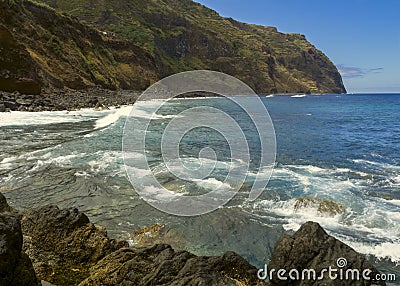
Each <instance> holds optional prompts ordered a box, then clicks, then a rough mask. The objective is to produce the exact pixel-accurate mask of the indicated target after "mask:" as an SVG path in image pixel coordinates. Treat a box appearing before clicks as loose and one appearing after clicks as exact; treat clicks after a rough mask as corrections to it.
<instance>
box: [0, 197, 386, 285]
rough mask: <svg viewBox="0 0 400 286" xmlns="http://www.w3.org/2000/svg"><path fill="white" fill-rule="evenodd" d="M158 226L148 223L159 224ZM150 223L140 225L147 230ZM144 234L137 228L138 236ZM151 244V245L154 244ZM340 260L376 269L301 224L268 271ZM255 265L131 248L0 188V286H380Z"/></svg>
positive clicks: (81, 220)
mask: <svg viewBox="0 0 400 286" xmlns="http://www.w3.org/2000/svg"><path fill="white" fill-rule="evenodd" d="M159 227H160V226H159V225H156V226H154V228H156V229H159ZM151 229H152V228H146V229H143V231H145V232H146V233H150V234H151ZM143 231H136V233H137V234H141V233H143ZM157 243H158V242H157ZM340 257H346V259H347V263H348V265H349V266H351V268H352V269H359V270H360V271H363V270H365V269H369V270H370V271H371V273H372V274H371V277H372V275H376V274H378V273H379V272H378V270H376V269H375V268H374V267H373V266H372V265H371V264H370V263H369V262H368V261H367V260H366V259H365V257H363V256H362V255H360V254H358V253H357V252H355V251H354V250H353V249H351V248H350V247H349V246H347V245H345V244H344V243H342V242H340V241H339V240H337V239H335V238H333V237H331V236H329V235H328V234H327V233H326V232H325V231H324V230H323V229H322V228H321V227H320V226H319V225H318V224H317V223H314V222H308V223H306V224H304V225H303V226H302V227H301V228H300V230H299V231H298V232H296V233H295V234H294V235H293V236H287V235H284V236H282V237H281V239H280V240H279V241H278V243H277V244H276V246H275V248H274V251H273V255H272V258H271V261H270V264H269V266H268V267H269V269H272V268H273V269H285V270H287V271H289V269H297V270H299V271H300V273H301V271H302V270H303V269H316V270H317V271H320V270H321V269H323V268H328V267H329V266H331V267H335V266H336V265H337V259H338V258H340ZM260 271H261V270H259V269H257V268H256V267H254V266H253V265H251V264H250V263H248V262H247V261H246V260H245V259H244V258H242V257H241V256H239V255H238V254H236V253H234V252H227V253H225V254H223V255H221V256H196V255H194V254H191V253H189V252H187V251H181V250H174V249H173V248H172V247H171V246H170V245H167V244H160V243H158V244H154V245H148V246H140V241H138V244H136V245H135V246H134V247H130V246H129V245H128V243H127V242H126V241H123V240H115V239H110V238H109V237H108V236H107V231H106V230H105V229H104V228H103V227H100V226H96V225H94V224H93V223H91V222H90V220H89V219H88V217H87V216H86V215H85V214H83V213H81V212H79V211H78V210H77V209H74V208H72V209H59V208H58V207H56V206H46V207H43V208H40V209H36V210H28V211H23V212H19V211H16V210H14V209H12V208H11V207H10V206H9V205H8V204H7V201H6V199H5V197H4V196H3V195H2V194H1V193H0V285H1V286H3V285H4V286H5V285H7V286H14V285H15V286H17V285H18V286H23V285H80V286H89V285H182V286H183V285H236V286H243V285H256V286H257V285H268V286H273V285H386V284H385V283H384V282H378V281H376V282H374V281H366V280H359V281H357V280H352V281H348V280H347V281H333V280H328V279H324V280H320V281H301V280H289V281H280V280H276V279H275V280H274V279H273V280H272V281H270V282H266V281H264V280H260V279H259V276H260V274H263V273H264V272H260Z"/></svg>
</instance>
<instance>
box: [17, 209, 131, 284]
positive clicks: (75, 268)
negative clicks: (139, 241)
mask: <svg viewBox="0 0 400 286" xmlns="http://www.w3.org/2000/svg"><path fill="white" fill-rule="evenodd" d="M22 229H23V233H24V250H25V251H26V252H27V254H28V255H29V257H30V258H31V259H32V261H33V265H34V268H35V271H36V273H37V275H38V276H39V278H41V279H43V280H46V281H50V282H52V283H55V284H61V285H74V284H76V283H77V282H79V281H81V280H83V279H84V278H85V277H86V276H87V270H88V268H89V267H90V266H91V265H93V264H94V263H96V262H97V261H98V260H100V259H101V258H103V257H104V256H106V255H107V254H109V253H111V252H113V251H115V250H117V249H119V248H121V247H123V246H127V243H126V242H118V241H116V240H113V239H109V238H108V237H107V232H106V230H105V229H104V228H101V227H98V226H95V225H94V224H92V223H90V221H89V219H88V218H87V216H86V215H85V214H83V213H81V212H79V211H78V210H77V209H65V210H60V209H58V207H55V206H47V207H44V208H42V209H38V210H33V211H28V212H26V213H24V215H23V218H22Z"/></svg>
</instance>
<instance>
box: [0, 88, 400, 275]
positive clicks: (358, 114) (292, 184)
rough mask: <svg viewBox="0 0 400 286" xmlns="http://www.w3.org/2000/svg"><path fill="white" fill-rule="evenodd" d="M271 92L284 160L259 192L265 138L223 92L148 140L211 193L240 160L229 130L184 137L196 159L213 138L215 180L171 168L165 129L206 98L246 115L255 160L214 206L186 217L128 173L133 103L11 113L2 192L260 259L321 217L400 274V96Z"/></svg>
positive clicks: (162, 122)
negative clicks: (225, 200) (159, 204)
mask: <svg viewBox="0 0 400 286" xmlns="http://www.w3.org/2000/svg"><path fill="white" fill-rule="evenodd" d="M261 98H262V101H263V103H264V104H265V106H266V107H267V109H268V111H269V113H270V115H271V118H272V120H273V123H274V127H275V132H276V136H277V160H276V166H275V169H274V172H273V175H272V178H271V180H270V182H269V184H268V186H267V188H266V190H265V191H264V192H263V193H262V195H261V196H260V197H259V198H258V199H257V200H256V201H254V202H249V201H247V200H246V190H248V189H249V188H250V187H251V183H252V180H253V179H254V177H255V174H257V172H259V171H261V172H262V171H263V170H258V169H257V166H258V163H259V156H260V140H259V138H258V136H257V133H256V132H254V128H253V127H252V125H251V124H250V123H249V118H248V117H247V116H246V114H243V111H242V110H241V109H240V108H237V106H235V105H234V104H232V103H231V102H229V101H227V100H226V99H222V98H207V99H180V100H173V101H171V102H169V103H168V104H167V105H166V106H165V107H163V109H162V110H160V112H159V116H157V118H156V119H155V120H153V121H152V124H151V125H150V128H149V130H148V132H147V134H148V135H147V136H148V137H147V138H146V147H147V148H146V151H147V156H148V159H149V165H150V167H151V169H152V171H153V173H154V174H155V175H156V177H157V178H158V179H159V181H160V182H162V184H163V185H164V186H165V187H167V188H168V189H170V190H172V191H175V192H180V193H182V194H191V193H193V194H198V193H206V192H208V191H210V190H212V189H213V188H217V187H219V186H221V185H222V184H224V176H226V173H227V171H228V170H229V166H230V158H231V154H230V152H229V145H228V144H227V142H226V140H224V137H223V136H221V135H220V134H218V133H217V132H216V131H213V130H210V129H207V128H198V129H195V130H193V131H192V132H190V133H188V134H187V135H186V136H184V137H183V140H182V142H181V145H180V152H181V156H182V157H183V158H184V160H186V163H187V164H188V165H190V164H193V165H194V166H195V165H196V164H198V161H196V158H197V156H198V153H199V151H200V150H201V149H203V148H204V147H211V148H213V149H214V151H215V153H216V155H217V159H218V162H217V163H216V165H215V171H214V172H213V173H212V174H211V175H210V176H209V177H208V178H206V179H204V180H197V181H195V182H183V181H180V180H177V179H176V178H175V177H174V176H171V174H170V173H169V172H168V169H167V168H166V165H165V162H163V160H162V157H161V153H162V152H161V148H160V144H159V142H160V140H161V136H162V132H163V130H164V128H165V126H167V124H168V122H169V121H170V120H171V119H172V118H174V116H176V115H177V114H179V113H180V112H182V111H184V110H186V109H188V108H191V107H196V106H212V107H215V108H218V109H221V110H224V111H225V112H227V113H229V114H230V115H232V117H233V118H235V120H236V121H237V122H238V123H239V125H240V126H241V128H242V130H243V131H244V132H245V134H246V138H247V139H248V143H249V147H250V151H251V164H250V169H249V170H248V172H247V174H246V175H247V179H246V182H245V185H244V187H243V188H242V191H241V192H240V193H239V194H238V196H236V197H235V198H234V199H233V200H232V201H231V202H230V203H229V204H228V205H227V206H225V207H224V208H222V209H220V210H218V211H216V212H214V213H211V214H208V215H205V216H203V217H200V218H191V219H186V218H180V217H175V216H171V215H167V214H164V213H162V212H160V211H157V210H155V209H154V208H152V207H151V206H149V205H148V204H147V203H146V202H144V201H143V200H141V199H140V198H139V197H138V195H137V194H136V192H135V191H134V190H133V188H132V186H131V185H130V183H129V181H128V180H127V178H126V173H125V167H124V164H123V158H122V151H121V144H122V131H123V126H124V123H125V119H126V116H127V115H128V114H129V111H130V107H125V108H121V109H115V110H109V111H101V112H95V111H92V110H83V111H76V112H70V113H67V112H51V113H50V112H42V113H19V112H12V113H7V114H0V142H1V144H0V191H1V192H3V193H4V195H5V196H6V197H7V198H8V200H9V201H10V203H11V204H12V205H13V206H15V207H17V208H21V209H24V208H34V207H40V206H44V205H46V204H57V205H59V206H61V207H72V206H74V207H78V208H79V209H80V210H82V211H84V212H85V213H87V214H88V215H89V216H90V218H91V220H92V221H93V222H95V223H98V224H101V225H104V226H106V227H107V229H108V230H109V233H110V234H111V235H112V236H123V237H129V234H130V233H131V232H132V231H133V229H135V228H138V227H142V226H145V225H152V224H154V223H163V224H166V225H168V226H170V227H171V228H173V229H176V230H177V232H179V233H180V234H181V235H182V236H183V237H184V239H185V240H186V241H188V243H187V245H188V246H187V248H188V249H189V250H191V251H194V252H196V253H197V254H218V253H219V252H220V253H222V252H224V251H227V250H234V251H237V252H239V253H240V254H242V255H244V256H246V257H247V258H248V259H250V260H251V261H252V263H254V264H256V265H262V263H263V262H264V261H266V260H268V258H269V255H270V252H271V248H272V247H273V245H274V243H275V241H276V239H277V237H279V235H280V234H281V233H282V232H284V231H288V232H291V231H295V230H297V229H298V228H299V226H300V225H301V224H302V223H304V222H306V221H308V220H313V221H317V222H320V223H321V225H322V226H324V227H325V229H327V231H328V232H329V233H330V234H332V235H334V236H335V237H337V238H339V239H341V240H342V241H344V242H345V243H348V244H349V245H351V246H352V247H353V248H355V249H356V250H357V251H359V252H362V253H365V254H368V255H371V260H373V261H376V262H377V263H378V265H380V267H383V268H384V269H385V271H392V272H396V273H399V266H396V263H400V95H309V96H305V97H290V96H273V97H261ZM151 104H154V103H152V102H147V103H145V104H142V105H143V106H141V111H142V112H141V113H140V114H139V115H138V116H143V117H146V116H149V114H148V113H146V110H147V107H146V106H149V105H151ZM209 116H210V118H212V116H213V115H212V114H210V115H209ZM227 129H228V132H229V126H227ZM214 163H215V162H209V164H214ZM206 164H207V162H206ZM234 164H240V162H234ZM139 175H140V170H138V176H139ZM301 197H308V198H316V199H321V200H329V201H331V202H335V203H337V204H340V205H342V206H343V207H344V211H343V212H340V213H336V214H334V213H329V212H320V211H319V209H318V208H319V206H318V205H317V204H316V203H311V204H308V205H302V206H299V205H298V204H296V202H297V200H296V198H301ZM266 229H268V231H266ZM249 232H251V233H249ZM379 261H381V262H379ZM382 261H384V263H383V262H382ZM390 261H391V262H393V264H392V263H389V262H390Z"/></svg>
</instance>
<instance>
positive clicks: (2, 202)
mask: <svg viewBox="0 0 400 286" xmlns="http://www.w3.org/2000/svg"><path fill="white" fill-rule="evenodd" d="M11 210H12V209H11V207H10V206H9V205H8V203H7V200H6V198H5V197H4V195H3V194H2V193H0V213H3V212H10V211H11Z"/></svg>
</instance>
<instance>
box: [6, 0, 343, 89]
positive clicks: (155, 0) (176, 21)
mask: <svg viewBox="0 0 400 286" xmlns="http://www.w3.org/2000/svg"><path fill="white" fill-rule="evenodd" d="M39 1H43V3H44V4H39V5H37V4H34V3H32V2H31V1H23V4H15V5H13V6H10V5H8V4H7V3H8V2H9V1H6V0H0V39H1V40H2V43H0V48H3V51H2V52H1V53H0V67H2V66H3V65H4V63H5V62H7V60H9V59H10V55H11V58H13V57H12V55H13V53H15V49H14V48H12V47H13V45H11V46H10V45H8V46H4V44H3V43H4V42H6V41H5V39H7V42H10V43H11V42H12V43H14V44H15V45H19V50H20V51H19V52H18V54H21V55H22V54H24V56H23V58H24V59H25V60H24V61H23V63H24V65H25V66H24V67H15V66H16V65H18V64H21V62H19V60H18V58H19V56H17V55H14V56H15V58H13V60H12V62H13V63H14V66H12V64H11V66H12V67H11V68H10V69H14V70H15V71H10V69H2V68H0V89H1V88H2V86H4V84H2V80H5V74H6V73H9V74H11V78H12V79H13V83H12V84H11V87H12V86H13V84H14V85H15V83H16V82H19V81H20V79H21V78H23V79H25V78H26V79H30V80H31V81H34V82H38V83H40V85H41V86H42V87H43V86H44V87H48V86H56V87H63V86H66V87H70V88H85V87H88V86H93V85H100V86H102V87H106V88H112V89H115V88H125V89H142V88H145V87H147V86H148V85H149V84H150V83H152V82H154V81H155V80H157V79H160V78H162V77H165V76H167V75H170V74H173V73H177V72H181V71H186V70H193V69H210V70H217V71H221V72H225V73H228V74H230V75H232V76H235V77H237V78H239V79H241V80H243V81H244V82H246V83H247V84H248V85H250V86H251V87H252V88H254V89H255V90H256V91H257V92H259V93H306V92H311V93H342V92H345V89H344V86H343V83H342V79H341V76H340V74H339V73H338V71H337V69H336V67H335V66H334V65H333V64H332V63H331V61H330V60H329V59H328V58H327V57H326V56H325V55H324V54H323V53H322V52H320V51H319V50H317V49H316V48H315V47H314V46H313V45H311V44H310V43H309V42H308V41H307V40H306V39H305V37H304V36H303V35H298V34H283V33H280V32H278V31H277V29H276V28H273V27H262V26H257V25H250V24H244V23H240V22H237V21H235V20H233V19H227V18H223V17H221V16H220V15H218V13H216V12H215V11H213V10H211V9H208V8H206V7H204V6H203V5H201V4H198V3H196V2H193V1H191V0H146V1H144V0H109V1H106V0H39ZM47 5H49V6H51V7H52V9H49V7H48V6H47ZM46 6H47V7H46ZM53 9H54V10H53ZM99 30H105V31H112V32H115V34H116V36H110V35H106V36H102V35H101V34H100V33H99ZM1 31H3V32H1ZM1 45H3V47H1ZM4 66H5V65H4ZM9 78H10V76H9V77H8V79H7V80H9ZM8 87H10V84H9V86H8ZM2 89H4V88H2Z"/></svg>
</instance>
